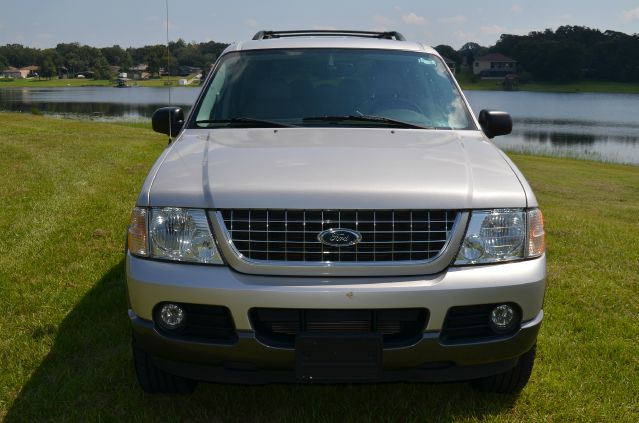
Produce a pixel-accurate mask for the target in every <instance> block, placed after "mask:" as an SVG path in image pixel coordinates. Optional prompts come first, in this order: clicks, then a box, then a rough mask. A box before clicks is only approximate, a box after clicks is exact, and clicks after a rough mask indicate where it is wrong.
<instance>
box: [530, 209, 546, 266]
mask: <svg viewBox="0 0 639 423" xmlns="http://www.w3.org/2000/svg"><path fill="white" fill-rule="evenodd" d="M545 234H546V233H545V232H544V216H543V215H542V214H541V210H539V209H533V210H528V257H539V256H540V255H542V254H543V253H544V251H545V250H546V241H545Z"/></svg>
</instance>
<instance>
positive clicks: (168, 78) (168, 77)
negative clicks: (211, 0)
mask: <svg viewBox="0 0 639 423" xmlns="http://www.w3.org/2000/svg"><path fill="white" fill-rule="evenodd" d="M164 3H165V5H166V85H167V86H168V87H169V107H171V50H170V48H169V0H165V2H164ZM172 115H173V114H172V113H169V144H171V141H173V139H172V134H173V128H171V117H172Z"/></svg>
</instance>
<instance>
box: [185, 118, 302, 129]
mask: <svg viewBox="0 0 639 423" xmlns="http://www.w3.org/2000/svg"><path fill="white" fill-rule="evenodd" d="M195 123H196V124H198V125H199V124H202V123H219V124H227V125H228V124H234V123H254V124H257V125H260V126H266V127H268V128H293V127H295V125H291V124H289V123H282V122H276V121H274V120H265V119H256V118H252V117H246V116H239V117H234V118H231V119H205V120H196V121H195ZM260 126H258V127H260Z"/></svg>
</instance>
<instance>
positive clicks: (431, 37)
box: [0, 0, 639, 48]
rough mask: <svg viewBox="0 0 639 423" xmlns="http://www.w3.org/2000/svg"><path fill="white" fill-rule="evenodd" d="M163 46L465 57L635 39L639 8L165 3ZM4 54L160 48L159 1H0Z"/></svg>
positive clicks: (472, 1)
mask: <svg viewBox="0 0 639 423" xmlns="http://www.w3.org/2000/svg"><path fill="white" fill-rule="evenodd" d="M168 1H169V38H170V39H171V40H177V39H178V38H182V39H183V40H185V41H187V42H190V41H195V42H203V41H218V42H224V43H229V42H233V41H242V40H247V39H250V38H251V37H252V36H253V35H254V34H255V33H256V32H257V31H258V30H261V29H278V30H285V29H357V30H396V31H399V32H401V33H402V34H404V36H405V37H406V38H407V39H408V40H411V41H419V42H423V43H426V44H428V45H432V46H436V45H439V44H448V45H451V46H453V47H454V48H459V47H461V46H462V45H463V44H464V43H466V42H468V41H474V42H477V43H479V44H481V45H483V46H490V45H493V44H495V42H496V41H497V40H498V39H499V36H500V35H501V34H504V33H506V34H527V33H529V32H530V31H543V30H544V29H546V28H552V29H556V28H557V27H558V26H561V25H581V26H588V27H591V28H598V29H601V30H602V31H603V30H607V29H610V30H615V31H621V32H625V33H628V34H634V33H638V32H639V0H612V1H602V0H597V1H592V0H554V1H553V0H532V1H531V0H528V1H525V0H510V1H505V0H456V1H453V0H439V1H430V0H421V1H419V0H397V1H392V0H390V1H388V0H386V1H377V0H368V1H366V0H350V1H346V0H321V1H312V2H306V1H296V2H293V1H280V0H271V1H248V0H246V1H243V0H225V1H215V0H210V1H205V0H187V1H185V0H179V1H178V0H168ZM2 3H4V4H3V5H2V6H1V7H0V10H1V12H2V13H0V45H4V44H8V43H19V44H23V45H27V46H30V47H38V48H47V47H55V45H56V44H58V43H67V42H79V43H81V44H86V45H90V46H95V47H106V46H112V45H115V44H118V45H120V46H121V47H141V46H144V45H148V44H161V43H164V42H165V41H166V7H165V0H128V1H122V0H111V1H104V0H101V1H97V0H82V1H70V0H56V1H42V0H38V1H36V0H14V1H10V0H2Z"/></svg>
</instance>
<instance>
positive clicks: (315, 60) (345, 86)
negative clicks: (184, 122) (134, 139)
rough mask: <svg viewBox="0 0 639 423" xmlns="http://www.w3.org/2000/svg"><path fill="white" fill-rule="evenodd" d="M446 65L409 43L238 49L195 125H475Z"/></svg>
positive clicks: (213, 84) (222, 70) (200, 106)
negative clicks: (406, 46)
mask: <svg viewBox="0 0 639 423" xmlns="http://www.w3.org/2000/svg"><path fill="white" fill-rule="evenodd" d="M445 66H446V65H445V64H444V63H443V62H442V61H441V60H440V59H439V58H437V57H436V56H433V55H430V54H427V53H417V52H408V51H392V50H362V49H286V50H276V49H273V50H252V51H244V52H233V53H229V54H226V55H225V56H224V57H223V58H222V60H221V62H220V64H219V66H218V67H217V69H216V72H215V75H214V77H213V79H212V80H211V82H210V83H209V85H208V87H207V88H206V91H205V94H204V95H203V97H202V100H201V101H200V103H199V104H198V105H197V106H196V108H195V110H194V113H193V116H194V118H193V120H192V122H191V124H190V125H191V127H192V128H218V127H274V126H357V127H361V126H369V127H383V126H395V127H397V126H399V127H406V128H436V129H476V128H475V127H474V124H473V123H472V119H471V118H470V114H469V112H468V109H467V107H466V105H465V103H464V102H463V100H462V97H461V95H460V93H459V92H458V90H457V88H456V86H455V85H454V84H453V81H452V80H451V77H450V76H449V74H448V72H447V70H446V68H445Z"/></svg>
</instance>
